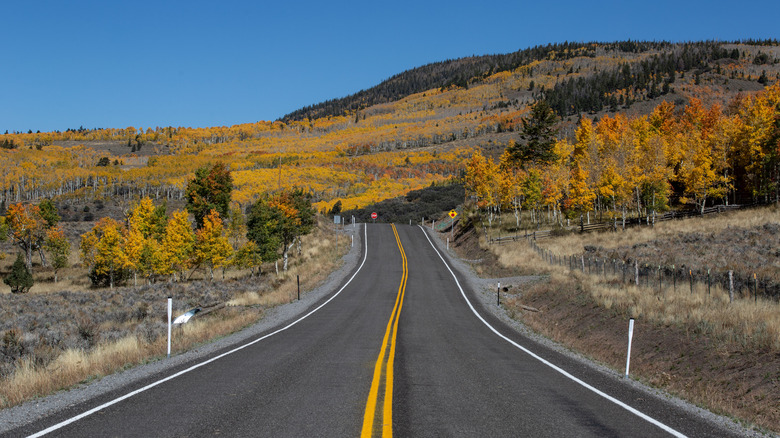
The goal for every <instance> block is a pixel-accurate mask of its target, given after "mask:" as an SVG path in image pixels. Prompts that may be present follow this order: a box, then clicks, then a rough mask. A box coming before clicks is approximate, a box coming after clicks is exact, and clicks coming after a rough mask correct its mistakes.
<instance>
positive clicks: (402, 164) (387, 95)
mask: <svg viewBox="0 0 780 438" xmlns="http://www.w3.org/2000/svg"><path fill="white" fill-rule="evenodd" d="M778 59H780V47H779V46H778V45H777V44H776V43H775V42H772V41H769V42H761V43H760V44H759V43H756V42H748V43H716V42H701V43H685V44H671V43H641V42H622V43H609V44H598V43H587V44H580V43H567V44H558V45H548V46H545V47H536V48H532V49H527V50H523V51H519V52H515V53H512V54H507V55H489V56H483V57H473V58H464V59H460V60H454V61H447V62H442V63H435V64H430V65H427V66H423V67H420V68H418V69H413V70H411V71H409V72H404V73H402V74H399V75H397V76H394V77H393V78H391V79H389V80H388V81H385V82H384V83H383V84H380V85H379V86H377V87H374V88H372V89H370V90H366V91H364V92H361V93H357V94H356V95H353V96H350V97H349V98H346V99H342V100H338V101H332V102H331V104H328V105H325V104H323V105H315V106H313V107H311V108H310V109H309V110H310V111H309V112H307V111H304V110H301V111H298V112H295V113H293V114H291V115H288V116H286V117H285V118H284V119H283V120H287V122H284V121H276V122H270V121H268V122H257V123H253V124H243V125H234V126H230V127H213V128H198V129H192V128H184V127H176V128H174V127H154V128H152V127H146V128H144V127H128V128H122V129H95V130H89V129H84V128H79V129H72V130H67V131H65V132H50V133H9V134H5V135H2V136H0V146H2V149H0V166H2V168H3V169H8V171H7V172H4V173H3V175H2V176H0V202H2V204H3V205H8V204H9V203H12V202H19V201H30V202H35V201H37V200H39V199H41V198H44V197H52V198H57V199H59V200H60V202H61V203H64V204H65V205H68V204H73V205H78V204H83V203H84V202H89V201H91V200H94V199H98V198H105V199H109V198H110V199H111V200H112V201H113V202H114V203H116V204H117V206H118V207H119V208H120V209H121V208H125V207H126V205H127V204H129V203H132V202H134V199H136V198H137V197H138V196H146V195H151V196H152V197H154V198H155V199H158V200H162V199H169V200H178V199H181V197H182V196H183V190H184V187H185V185H186V181H187V179H188V178H191V177H192V175H193V173H194V170H195V169H196V168H198V167H200V166H203V165H205V164H207V163H211V162H214V161H223V162H225V163H227V164H229V166H230V168H231V170H232V171H233V173H234V178H235V182H236V191H235V194H234V201H235V202H236V203H238V204H239V205H241V206H246V205H248V204H249V203H251V202H252V201H253V200H254V199H256V198H257V197H258V196H259V195H260V194H261V193H264V192H268V191H274V190H278V189H283V188H290V187H294V186H295V187H301V188H304V189H306V190H307V191H309V192H310V193H311V194H312V195H313V196H314V198H315V200H316V201H317V208H318V209H320V210H328V209H330V208H331V207H332V206H333V205H334V204H335V202H337V201H338V200H341V201H342V204H343V207H344V208H345V209H351V208H361V207H363V206H365V205H368V204H371V203H374V202H378V201H381V200H383V199H388V198H392V197H397V196H401V195H404V194H406V193H407V192H408V191H410V190H415V189H420V188H423V187H426V186H430V185H431V184H432V183H442V182H445V181H447V180H449V179H451V178H454V177H457V176H459V175H460V172H461V171H462V169H463V165H462V163H463V160H464V159H465V157H468V156H470V155H471V153H472V152H473V151H474V150H476V149H482V150H486V151H487V152H488V154H489V155H492V156H494V157H497V156H498V155H500V153H501V152H502V151H503V149H504V147H505V146H506V145H507V144H509V142H510V141H517V139H518V135H517V132H516V131H517V130H518V128H519V127H520V126H521V119H522V118H523V117H524V116H525V115H526V111H527V108H528V106H529V105H530V104H532V103H533V102H535V101H537V100H538V99H546V100H547V101H548V102H549V103H550V104H551V106H552V107H553V108H554V109H556V111H557V112H558V114H559V116H560V115H563V117H562V118H561V119H560V121H559V126H558V127H559V128H560V131H559V136H560V137H561V138H568V139H572V138H573V135H574V129H575V128H576V124H577V122H578V120H579V119H580V118H582V117H588V118H594V119H595V118H600V117H603V116H604V115H606V114H626V115H628V116H637V115H642V114H648V113H650V112H651V111H652V110H653V108H655V106H656V105H657V104H658V103H660V102H662V101H664V100H665V101H669V102H672V103H674V104H675V105H676V106H678V107H681V106H682V105H685V104H686V103H687V102H689V101H690V100H691V99H693V98H696V99H699V100H701V102H702V103H703V104H704V105H705V106H709V105H712V104H716V103H717V104H720V105H721V106H723V107H727V106H728V105H729V103H730V102H732V101H733V100H734V98H735V97H736V96H738V95H740V94H743V95H744V94H749V93H752V92H755V91H758V90H761V89H763V88H764V86H765V85H767V84H771V83H774V82H776V81H777V79H778V75H779V74H780V65H778ZM401 96H404V97H402V98H400V99H399V97H401ZM356 108H360V109H359V110H353V109H356ZM311 111H314V112H311ZM345 111H346V113H345ZM337 113H338V115H337ZM319 114H322V115H323V116H322V117H319V118H312V117H316V116H317V115H319ZM325 114H331V115H325ZM82 145H83V146H82ZM280 166H281V171H280Z"/></svg>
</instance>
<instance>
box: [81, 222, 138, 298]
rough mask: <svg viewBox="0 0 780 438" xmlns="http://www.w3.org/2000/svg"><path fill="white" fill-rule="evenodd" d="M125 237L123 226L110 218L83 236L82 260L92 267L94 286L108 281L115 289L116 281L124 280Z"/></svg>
mask: <svg viewBox="0 0 780 438" xmlns="http://www.w3.org/2000/svg"><path fill="white" fill-rule="evenodd" d="M124 237H125V236H124V228H123V227H122V225H121V224H120V223H119V222H117V221H116V220H114V219H111V218H108V217H104V218H102V219H100V221H98V223H97V224H95V226H94V227H93V228H92V230H90V231H88V232H87V233H85V234H83V235H82V236H81V244H80V250H81V259H82V261H83V262H84V264H86V265H87V266H89V267H90V277H91V280H92V282H93V284H104V281H108V285H109V287H111V288H113V287H114V284H115V283H116V280H119V279H121V278H122V270H123V269H124V267H125V266H126V264H127V260H126V257H127V255H126V254H125V253H124Z"/></svg>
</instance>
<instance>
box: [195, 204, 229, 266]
mask: <svg viewBox="0 0 780 438" xmlns="http://www.w3.org/2000/svg"><path fill="white" fill-rule="evenodd" d="M232 252H233V248H232V247H231V246H230V243H229V242H228V239H227V237H226V236H225V233H224V230H223V226H222V219H220V218H219V213H217V211H216V210H211V211H210V212H209V213H208V214H207V215H206V216H205V217H204V218H203V226H201V228H200V229H199V230H198V231H197V232H196V233H195V246H194V248H193V252H192V259H193V263H192V264H193V265H194V266H195V267H197V266H201V265H205V266H206V268H208V270H209V276H210V278H211V280H214V268H219V267H223V268H224V267H225V265H226V264H227V262H228V261H229V260H230V256H231V254H232ZM222 276H223V278H224V270H223V275H222Z"/></svg>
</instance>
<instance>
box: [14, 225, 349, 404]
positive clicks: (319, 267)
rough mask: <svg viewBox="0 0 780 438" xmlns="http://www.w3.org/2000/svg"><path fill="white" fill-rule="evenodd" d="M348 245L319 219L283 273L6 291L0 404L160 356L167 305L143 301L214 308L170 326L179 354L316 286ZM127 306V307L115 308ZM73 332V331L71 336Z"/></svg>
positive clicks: (174, 348)
mask: <svg viewBox="0 0 780 438" xmlns="http://www.w3.org/2000/svg"><path fill="white" fill-rule="evenodd" d="M349 248H350V241H349V236H346V235H344V234H341V233H338V232H336V230H335V229H333V228H332V227H331V226H330V225H327V224H324V223H321V224H320V225H319V226H318V227H317V228H316V229H315V231H314V232H313V233H312V234H310V235H308V236H304V238H303V239H302V244H301V254H300V255H299V254H298V253H297V251H295V250H293V251H291V259H290V267H289V269H288V272H287V273H286V274H284V273H280V275H279V276H276V275H275V273H274V272H273V271H272V269H273V265H271V266H270V268H271V270H268V269H266V270H267V271H268V272H269V273H267V274H266V275H264V276H262V277H260V278H257V277H255V278H248V274H247V275H245V276H244V277H245V278H242V279H234V280H228V281H224V282H218V281H215V282H214V283H213V284H210V283H204V282H197V283H193V284H164V285H160V286H158V287H151V288H141V290H140V292H139V291H135V292H137V295H134V294H132V293H131V291H133V290H134V289H133V288H123V289H115V290H114V291H112V292H111V293H109V292H107V291H103V290H95V291H87V292H83V293H77V292H59V293H57V292H37V293H35V294H28V295H26V296H14V297H12V296H11V295H8V294H6V295H5V297H4V299H5V298H9V299H10V298H14V299H15V301H14V302H13V305H12V306H10V307H12V308H11V309H7V310H10V311H12V312H14V314H16V315H19V319H18V321H16V323H17V325H18V327H15V328H13V329H11V330H6V331H5V332H3V336H2V339H0V353H3V354H2V355H0V357H1V358H2V359H7V358H9V357H15V358H16V360H15V361H14V362H13V363H10V364H9V363H6V364H5V366H6V369H8V368H10V367H12V368H11V371H10V372H7V373H6V374H5V375H4V376H3V378H2V379H0V407H2V408H6V407H10V406H15V405H18V404H21V403H23V402H25V401H27V400H30V399H33V398H36V397H41V396H45V395H48V394H51V393H54V392H56V391H59V390H62V389H67V388H70V387H73V386H75V385H77V384H79V383H84V382H88V381H90V380H94V379H96V378H100V377H102V376H105V375H108V374H111V373H114V372H117V371H120V370H124V369H127V368H130V367H133V366H135V365H138V364H142V363H146V362H149V361H154V360H158V359H160V358H162V357H164V355H165V352H166V345H167V337H166V336H165V333H166V332H167V329H166V326H165V322H164V321H165V319H166V316H165V310H164V308H162V306H157V308H153V306H152V305H150V304H149V302H162V300H163V299H164V297H165V296H166V294H170V295H173V296H174V299H175V301H177V302H179V303H180V304H179V308H178V309H177V310H175V311H174V315H176V314H178V313H181V311H183V310H184V309H187V308H190V307H194V306H196V305H197V306H203V305H204V303H205V304H206V306H207V307H209V308H211V309H214V310H212V311H209V312H208V313H206V312H205V311H204V312H203V314H201V315H198V317H196V318H195V319H193V320H192V321H191V322H189V323H187V324H185V325H183V326H180V327H177V328H176V329H175V330H174V333H173V340H172V352H173V353H179V352H184V351H187V350H189V349H191V348H193V347H194V346H197V345H199V344H203V343H204V342H209V341H210V340H213V339H216V338H219V337H223V336H226V335H228V334H231V333H233V332H236V331H238V330H241V329H243V328H245V327H247V326H249V325H252V324H253V323H255V322H257V321H258V320H259V319H261V318H262V317H263V314H264V310H265V309H268V308H271V307H274V306H277V305H280V304H285V303H289V302H291V301H293V300H295V299H297V283H296V276H297V275H300V278H301V291H302V293H305V292H306V291H309V290H312V289H314V288H315V287H317V286H318V285H319V284H321V283H322V282H324V280H325V279H326V278H327V277H328V275H329V274H330V273H331V272H333V271H334V270H336V269H338V268H339V267H340V266H341V264H342V256H343V255H344V254H346V253H347V252H348V251H349ZM266 268H268V267H266ZM233 276H234V277H235V276H237V275H236V273H234V275H233ZM102 294H106V296H105V297H103V296H101V295H102ZM129 297H132V298H129ZM147 300H149V301H147ZM93 302H98V303H100V304H97V303H96V304H94V305H93ZM44 303H45V304H44ZM48 304H52V305H54V306H55V307H56V308H58V310H57V312H59V313H61V314H63V317H61V318H57V317H53V316H51V314H52V313H54V312H51V311H48V312H47V310H46V305H48ZM158 304H159V303H158ZM62 306H70V307H71V308H70V309H65V308H61V307H62ZM128 306H132V307H131V308H129V309H124V310H122V309H119V307H128ZM79 307H82V308H85V309H87V312H84V311H80V310H79ZM26 316H30V317H26ZM104 316H105V317H104ZM69 319H75V320H76V321H75V323H74V321H68V320H69ZM74 330H75V332H76V334H70V332H71V331H74ZM50 338H53V339H50ZM58 347H59V348H58ZM12 353H13V354H12Z"/></svg>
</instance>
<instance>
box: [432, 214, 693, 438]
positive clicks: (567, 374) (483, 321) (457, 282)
mask: <svg viewBox="0 0 780 438" xmlns="http://www.w3.org/2000/svg"><path fill="white" fill-rule="evenodd" d="M418 227H420V229H421V230H422V231H423V235H424V236H425V238H426V239H428V243H430V244H431V247H432V248H433V250H434V251H436V254H437V255H438V256H439V258H440V259H441V261H442V262H443V263H444V266H445V267H446V268H447V270H448V271H450V274H451V275H452V278H453V279H455V284H457V285H458V289H459V290H460V294H461V295H462V296H463V299H465V300H466V304H468V305H469V308H470V309H471V311H472V312H473V313H474V315H476V316H477V318H479V320H480V321H482V323H483V324H485V325H486V326H487V327H488V328H489V329H490V330H491V331H492V332H493V333H495V334H496V335H498V336H499V337H500V338H502V339H504V340H505V341H507V342H509V343H510V344H512V345H514V346H515V347H517V348H519V349H520V350H522V351H523V352H525V353H526V354H528V355H529V356H531V357H533V358H534V359H536V360H538V361H539V362H541V363H543V364H545V365H547V366H548V367H550V368H552V369H554V370H555V371H557V372H559V373H561V374H563V375H564V376H565V377H567V378H568V379H570V380H572V381H573V382H575V383H577V384H579V385H581V386H583V387H585V388H586V389H589V390H590V391H592V392H594V393H596V394H598V395H600V396H601V397H604V398H605V399H607V400H609V401H611V402H612V403H614V404H616V405H618V406H620V407H622V408H624V409H626V410H627V411H629V412H631V413H632V414H634V415H636V416H638V417H640V418H642V419H643V420H646V421H648V422H650V423H652V424H654V425H656V426H658V427H660V428H661V429H663V430H665V431H666V432H669V433H670V434H671V435H673V436H676V437H681V438H683V437H685V436H686V435H684V434H682V433H680V432H678V431H676V430H674V429H672V428H671V427H669V426H667V425H665V424H664V423H661V422H660V421H658V420H656V419H655V418H653V417H650V416H649V415H646V414H644V413H642V412H640V411H639V410H637V409H636V408H633V407H631V406H629V405H627V404H625V403H623V402H622V401H620V400H618V399H616V398H614V397H612V396H611V395H609V394H606V393H604V392H602V391H600V390H598V389H596V388H594V387H593V386H591V385H589V384H587V383H585V382H584V381H582V380H580V379H578V378H576V377H574V376H573V375H571V374H569V373H568V372H567V371H565V370H563V369H562V368H559V367H558V366H556V365H554V364H553V363H551V362H549V361H547V360H546V359H544V358H542V357H540V356H538V355H537V354H535V353H533V352H532V351H530V350H528V349H527V348H525V347H523V346H522V345H520V344H518V343H516V342H515V341H513V340H511V339H509V338H508V337H506V336H504V335H503V334H501V333H500V332H499V331H498V330H496V329H495V328H494V327H493V326H492V325H490V324H489V323H488V322H487V321H485V319H484V318H482V315H480V314H479V313H478V312H477V310H476V309H475V308H474V306H472V305H471V301H469V299H468V297H466V293H465V292H463V288H462V287H461V286H460V282H459V281H458V277H456V276H455V273H454V272H452V269H450V266H449V265H448V264H447V261H446V260H444V257H442V255H441V253H440V252H439V250H438V249H436V246H435V245H434V244H433V242H432V241H431V239H430V238H429V237H428V233H427V232H426V231H425V229H424V228H423V227H421V226H420V225H418Z"/></svg>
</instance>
